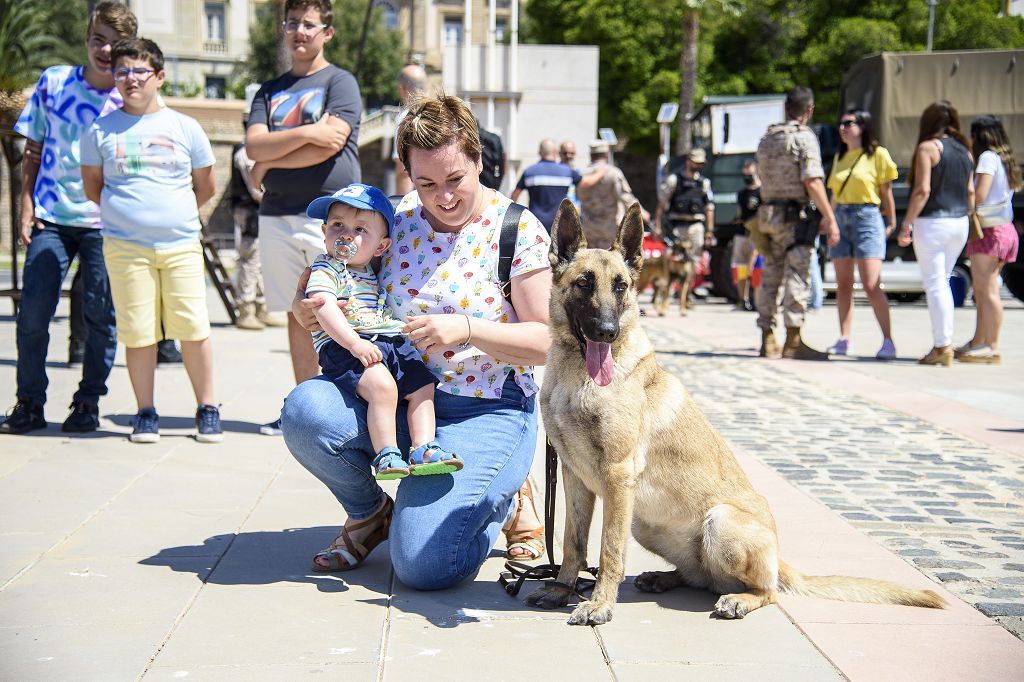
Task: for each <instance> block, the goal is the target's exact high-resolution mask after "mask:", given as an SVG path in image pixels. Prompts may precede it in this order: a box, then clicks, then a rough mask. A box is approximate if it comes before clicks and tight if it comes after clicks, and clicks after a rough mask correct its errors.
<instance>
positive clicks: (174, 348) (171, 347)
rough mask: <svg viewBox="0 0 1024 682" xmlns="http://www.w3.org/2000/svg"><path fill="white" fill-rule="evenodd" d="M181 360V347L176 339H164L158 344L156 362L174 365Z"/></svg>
mask: <svg viewBox="0 0 1024 682" xmlns="http://www.w3.org/2000/svg"><path fill="white" fill-rule="evenodd" d="M180 362H181V348H180V347H179V346H178V342H177V341H175V340H174V339H164V340H163V341H158V342H157V344H156V364H158V365H174V364H178V363H180Z"/></svg>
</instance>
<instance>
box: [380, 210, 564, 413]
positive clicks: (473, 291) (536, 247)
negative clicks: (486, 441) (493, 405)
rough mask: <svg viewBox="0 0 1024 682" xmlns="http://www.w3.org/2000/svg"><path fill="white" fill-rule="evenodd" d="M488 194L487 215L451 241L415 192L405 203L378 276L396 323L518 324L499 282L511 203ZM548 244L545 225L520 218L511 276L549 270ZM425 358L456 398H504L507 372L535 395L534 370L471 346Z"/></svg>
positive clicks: (528, 216) (529, 216) (526, 213)
mask: <svg viewBox="0 0 1024 682" xmlns="http://www.w3.org/2000/svg"><path fill="white" fill-rule="evenodd" d="M484 191H485V193H486V196H487V199H486V205H485V207H484V210H483V213H482V215H481V216H480V217H479V218H477V219H476V220H475V221H473V222H472V223H470V224H469V225H467V226H466V227H464V228H463V229H462V230H460V231H459V232H456V233H451V234H447V233H442V232H435V231H434V229H433V228H432V227H431V226H430V224H429V223H428V222H427V220H426V218H425V217H424V215H423V212H422V205H421V204H420V201H419V195H418V194H417V193H416V192H411V193H409V194H407V195H406V196H405V198H404V199H402V202H401V203H400V204H399V205H398V209H397V210H396V211H395V225H394V228H393V229H392V230H391V239H392V243H391V247H390V248H389V249H388V250H387V251H386V252H385V253H384V257H383V259H382V261H381V272H380V283H381V286H382V287H384V289H385V291H386V292H387V294H388V297H387V302H388V305H389V306H390V307H391V310H392V312H393V313H394V315H395V317H397V318H398V319H405V318H406V316H410V315H431V314H445V313H448V314H451V313H456V314H459V315H469V316H472V317H475V318H478V319H483V320H492V321H497V322H505V323H513V322H518V321H519V320H518V318H517V317H516V313H515V310H514V309H513V308H512V305H511V304H510V303H509V302H508V301H506V300H505V297H504V296H503V295H502V293H501V285H500V283H499V279H498V242H499V239H500V236H501V224H502V219H503V218H504V215H505V211H507V210H508V207H509V206H510V205H511V203H512V201H511V200H510V199H508V198H507V197H505V196H504V195H502V194H500V193H498V192H495V191H492V190H484ZM549 244H550V240H549V237H548V233H547V230H545V229H544V226H543V225H541V223H540V221H539V220H537V218H536V217H535V216H534V215H533V214H532V213H530V212H529V211H523V214H522V217H521V218H520V220H519V237H518V239H516V245H515V251H514V257H513V259H512V271H511V276H512V277H516V276H518V275H523V274H526V273H528V272H532V271H534V270H542V269H548V268H549V267H550V265H549V263H548V246H549ZM422 359H423V362H424V364H426V365H427V367H429V368H430V371H432V372H433V373H434V374H435V375H436V376H437V377H438V378H439V379H440V383H439V384H438V386H437V388H438V390H441V391H444V392H446V393H451V394H453V395H464V396H474V397H477V398H491V399H494V398H500V397H501V387H502V384H503V383H504V381H505V375H506V374H507V373H508V372H515V381H516V383H517V384H518V385H519V387H520V388H522V389H523V393H524V394H526V395H527V396H531V395H533V394H535V393H536V392H537V391H538V387H537V384H536V382H535V381H534V379H533V367H529V366H523V365H519V364H516V363H508V362H504V361H503V360H501V359H500V358H495V357H491V356H489V355H487V354H485V353H484V352H483V351H481V350H480V349H478V348H476V347H474V346H472V345H471V346H469V348H466V349H460V348H458V347H457V346H453V347H451V348H446V349H444V350H442V351H439V352H434V353H429V354H428V353H424V354H423V357H422Z"/></svg>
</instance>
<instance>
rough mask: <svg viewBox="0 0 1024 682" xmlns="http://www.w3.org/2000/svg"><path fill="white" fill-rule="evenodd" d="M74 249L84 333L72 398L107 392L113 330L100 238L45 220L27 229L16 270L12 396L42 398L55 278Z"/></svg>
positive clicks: (94, 399)
mask: <svg viewBox="0 0 1024 682" xmlns="http://www.w3.org/2000/svg"><path fill="white" fill-rule="evenodd" d="M76 255H77V256H78V267H79V269H80V270H81V272H82V285H83V286H82V289H83V292H84V297H83V298H84V300H83V301H82V303H83V307H84V309H85V325H86V329H87V333H86V336H85V357H84V359H83V361H82V381H81V382H80V383H79V384H78V391H76V392H75V397H74V400H75V401H76V402H83V403H86V404H87V405H90V406H95V405H96V404H97V403H98V402H99V399H100V396H101V395H106V394H107V377H108V376H110V369H111V368H112V367H113V366H114V353H115V351H116V350H117V335H116V330H115V326H114V304H113V302H112V300H111V298H110V283H109V282H108V281H107V266H106V264H105V263H104V261H103V238H102V237H101V236H100V231H99V230H97V229H94V228H89V227H60V226H57V225H52V224H49V223H47V225H46V229H45V230H39V229H33V230H32V243H31V244H29V245H28V253H27V254H26V256H25V270H24V272H23V273H22V278H23V280H24V286H23V288H22V291H21V303H20V305H19V306H18V323H17V342H18V373H17V375H18V378H17V382H18V389H17V390H18V398H21V399H31V400H34V401H36V402H39V403H45V402H46V387H47V386H48V385H49V383H50V382H49V379H47V377H46V352H47V349H48V347H49V345H50V320H51V319H53V314H54V312H56V310H57V302H58V301H59V300H60V288H61V283H62V282H63V281H64V277H65V276H66V275H67V273H68V268H69V267H70V266H71V261H73V260H74V259H75V256H76Z"/></svg>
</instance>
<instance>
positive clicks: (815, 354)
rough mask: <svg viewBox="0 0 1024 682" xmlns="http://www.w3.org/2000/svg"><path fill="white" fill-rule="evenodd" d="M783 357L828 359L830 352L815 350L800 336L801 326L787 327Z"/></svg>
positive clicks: (792, 358) (791, 358)
mask: <svg viewBox="0 0 1024 682" xmlns="http://www.w3.org/2000/svg"><path fill="white" fill-rule="evenodd" d="M782 357H784V358H788V359H790V360H828V353H822V352H821V351H820V350H814V349H813V348H811V347H810V346H808V345H807V344H806V343H804V340H803V339H802V338H800V327H786V343H785V344H784V345H783V346H782Z"/></svg>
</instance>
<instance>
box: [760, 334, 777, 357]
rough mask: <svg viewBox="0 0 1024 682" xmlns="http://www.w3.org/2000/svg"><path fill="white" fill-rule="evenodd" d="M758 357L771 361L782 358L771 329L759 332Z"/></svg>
mask: <svg viewBox="0 0 1024 682" xmlns="http://www.w3.org/2000/svg"><path fill="white" fill-rule="evenodd" d="M758 355H759V356H761V357H762V358H770V359H772V360H776V359H778V358H780V357H782V349H781V348H779V342H778V341H776V340H775V332H774V331H772V330H771V329H762V330H761V350H760V352H759V353H758Z"/></svg>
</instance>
